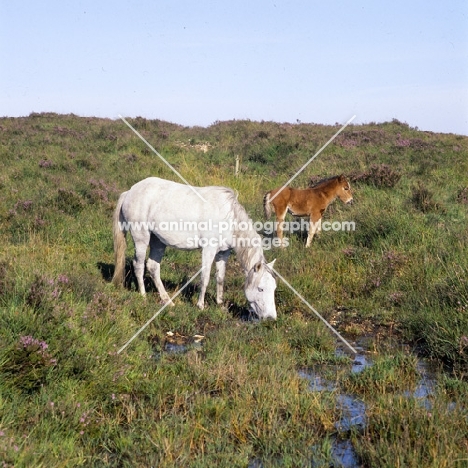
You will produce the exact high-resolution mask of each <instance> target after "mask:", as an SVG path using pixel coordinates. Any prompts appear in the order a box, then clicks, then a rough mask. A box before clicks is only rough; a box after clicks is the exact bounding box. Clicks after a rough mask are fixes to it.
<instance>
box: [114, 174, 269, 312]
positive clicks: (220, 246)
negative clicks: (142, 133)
mask: <svg viewBox="0 0 468 468" xmlns="http://www.w3.org/2000/svg"><path fill="white" fill-rule="evenodd" d="M195 191H196V192H197V193H198V195H200V196H198V195H197V193H195ZM201 197H203V199H202V198H201ZM204 200H205V201H204ZM113 231H114V253H115V272H114V277H113V279H112V282H113V283H114V284H115V285H121V284H122V283H123V280H124V273H125V249H126V246H127V243H126V234H127V231H130V234H131V235H132V238H133V242H134V244H135V257H134V260H133V266H134V270H135V275H136V277H137V281H138V287H139V290H140V293H141V294H142V295H145V294H146V291H145V286H144V283H143V275H144V269H145V265H144V263H145V258H146V250H147V247H148V244H149V246H150V252H149V258H148V260H147V262H146V267H147V269H148V272H149V273H150V275H151V278H152V279H153V282H154V284H155V286H156V288H157V290H158V292H159V294H160V296H161V299H162V300H163V301H164V303H169V304H171V305H173V303H172V301H171V299H170V297H169V295H168V294H167V292H166V290H165V289H164V286H163V284H162V282H161V277H160V269H161V259H162V257H163V254H164V250H165V248H166V246H170V247H175V248H177V249H184V250H192V249H197V248H201V249H202V267H203V269H202V272H201V291H200V296H199V299H198V302H197V305H198V307H199V308H200V309H203V308H204V304H205V292H206V288H207V286H208V282H209V279H210V271H211V265H212V263H213V260H214V261H215V262H216V283H217V288H216V293H217V294H216V302H217V303H218V304H222V303H223V283H224V275H225V272H226V262H227V260H228V257H229V253H230V251H231V249H234V251H235V252H236V256H237V259H238V260H239V263H240V264H241V266H242V268H243V269H244V273H245V275H246V281H245V286H244V291H245V296H246V298H247V301H248V302H249V304H250V307H251V309H252V310H253V311H254V312H255V313H256V314H257V316H258V317H259V318H261V319H264V318H271V319H276V306H275V298H274V292H275V289H276V280H275V278H274V276H273V271H272V268H273V264H274V260H273V262H271V263H269V264H267V263H266V261H265V257H264V256H263V248H262V239H261V237H260V236H259V234H258V233H257V232H256V231H255V229H253V227H252V221H251V220H250V218H249V216H248V215H247V213H246V211H245V209H244V208H243V207H242V205H241V204H240V203H239V202H238V201H237V198H236V195H235V193H234V192H233V190H231V189H229V188H227V187H190V186H188V185H183V184H178V183H176V182H171V181H168V180H164V179H159V178H157V177H149V178H147V179H144V180H142V181H140V182H138V183H136V184H135V185H134V186H133V187H132V188H131V189H130V190H128V191H127V192H124V193H122V194H121V195H120V197H119V201H118V203H117V207H116V209H115V211H114V218H113Z"/></svg>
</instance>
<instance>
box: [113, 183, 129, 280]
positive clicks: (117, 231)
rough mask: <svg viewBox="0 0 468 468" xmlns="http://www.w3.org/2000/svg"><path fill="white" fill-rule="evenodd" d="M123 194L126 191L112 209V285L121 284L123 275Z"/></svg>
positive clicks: (124, 245) (124, 240) (124, 242)
mask: <svg viewBox="0 0 468 468" xmlns="http://www.w3.org/2000/svg"><path fill="white" fill-rule="evenodd" d="M125 195H127V192H123V193H122V194H121V195H120V197H119V201H118V202H117V206H116V207H115V210H114V216H113V219H112V230H113V233H114V256H115V257H114V258H115V269H114V276H113V278H112V283H113V284H114V286H122V284H123V282H124V275H125V250H126V248H127V240H126V238H125V237H126V234H127V231H126V230H125V229H124V227H123V226H121V224H120V223H121V222H122V221H125V219H124V217H123V215H122V213H121V210H122V204H123V202H124V200H125Z"/></svg>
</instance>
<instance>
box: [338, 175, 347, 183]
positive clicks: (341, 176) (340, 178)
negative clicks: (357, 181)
mask: <svg viewBox="0 0 468 468" xmlns="http://www.w3.org/2000/svg"><path fill="white" fill-rule="evenodd" d="M338 180H339V181H340V182H343V181H344V180H345V176H344V174H340V175H339V177H338Z"/></svg>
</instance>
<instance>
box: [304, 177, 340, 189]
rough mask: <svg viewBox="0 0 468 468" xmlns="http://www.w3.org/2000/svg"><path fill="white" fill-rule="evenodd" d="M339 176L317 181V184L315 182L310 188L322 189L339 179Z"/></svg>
mask: <svg viewBox="0 0 468 468" xmlns="http://www.w3.org/2000/svg"><path fill="white" fill-rule="evenodd" d="M339 178H340V176H339V175H337V176H331V177H327V178H325V179H321V180H319V181H318V182H316V183H315V184H314V185H312V186H311V187H310V188H320V187H322V186H323V185H327V184H329V183H330V182H332V181H334V180H337V179H339Z"/></svg>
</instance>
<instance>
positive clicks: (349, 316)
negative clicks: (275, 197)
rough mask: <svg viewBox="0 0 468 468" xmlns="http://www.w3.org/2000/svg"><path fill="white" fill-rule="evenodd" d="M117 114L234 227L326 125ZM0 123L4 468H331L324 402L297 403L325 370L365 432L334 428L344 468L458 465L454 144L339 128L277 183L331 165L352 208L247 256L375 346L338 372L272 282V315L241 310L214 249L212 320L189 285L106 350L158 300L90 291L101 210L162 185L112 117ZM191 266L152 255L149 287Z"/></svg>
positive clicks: (97, 286)
mask: <svg viewBox="0 0 468 468" xmlns="http://www.w3.org/2000/svg"><path fill="white" fill-rule="evenodd" d="M129 121H130V123H131V124H132V125H133V126H134V127H135V128H136V129H137V130H138V131H139V132H141V133H142V134H143V135H144V137H145V138H146V139H147V140H148V141H150V142H151V144H152V145H153V146H154V147H155V148H157V150H158V151H159V152H160V153H161V154H163V155H164V156H165V157H166V158H167V159H168V161H169V162H170V163H171V164H172V165H173V166H174V167H175V168H176V169H177V170H178V171H179V172H181V173H182V174H183V175H184V177H185V178H187V179H188V180H190V181H191V182H192V183H194V184H195V185H226V186H230V187H232V188H234V189H236V190H237V191H238V193H239V200H240V201H241V203H242V204H243V205H244V206H245V207H246V209H247V211H248V212H249V214H250V216H251V217H252V218H253V219H254V220H262V219H263V209H262V206H261V205H262V198H263V194H264V193H265V192H266V191H267V190H270V189H272V188H274V187H277V186H280V185H282V184H283V183H284V182H285V181H286V180H288V178H289V177H291V176H292V175H294V173H295V171H297V170H298V169H299V168H300V167H301V166H302V165H303V164H304V163H305V162H306V161H307V160H308V159H309V158H310V157H311V156H312V155H313V154H314V153H315V152H316V151H317V150H318V149H319V148H320V147H321V145H322V144H324V143H325V142H326V141H328V139H329V138H330V136H331V135H333V134H334V133H335V132H336V130H337V129H338V128H337V127H331V126H322V125H312V124H294V125H293V124H277V123H273V122H251V121H228V122H215V123H214V124H213V125H211V126H209V127H207V128H201V127H183V126H180V125H176V124H172V123H168V122H163V121H159V120H146V119H143V118H136V119H129ZM0 132H1V135H2V136H1V145H0V158H1V159H2V161H5V164H4V170H3V172H2V175H1V176H0V189H1V191H0V193H1V195H0V196H1V203H0V223H1V226H2V235H3V237H2V241H3V242H2V249H1V250H0V308H1V313H0V339H1V343H2V345H1V347H0V375H1V378H0V408H1V411H0V460H1V461H2V462H3V466H15V467H21V466H25V467H27V466H37V467H40V466H44V467H50V466H132V467H133V466H163V467H164V466H168V467H169V466H193V467H196V466H213V465H219V466H229V467H231V466H239V467H246V466H248V465H249V463H251V464H255V463H259V462H262V463H263V464H264V466H307V465H310V464H311V463H312V461H314V463H315V465H314V466H330V465H336V464H337V462H336V461H333V455H332V450H331V446H332V443H333V442H332V441H333V440H334V438H335V437H336V436H337V429H336V422H337V421H338V420H339V418H340V411H339V407H338V405H337V397H338V391H330V392H317V393H314V392H311V391H309V387H308V382H307V380H306V379H303V378H301V377H299V374H298V370H299V369H303V368H308V367H314V366H317V365H320V366H322V368H323V369H328V370H329V371H333V372H334V369H336V366H337V363H339V364H340V366H339V367H340V369H341V370H340V371H339V372H338V373H337V374H336V375H335V377H334V378H335V379H336V382H337V388H339V389H340V391H346V392H348V393H351V394H354V395H357V396H359V398H362V399H363V401H365V403H366V408H367V410H366V412H367V413H366V421H367V424H366V426H365V427H364V428H363V429H361V430H352V431H351V434H348V435H347V434H338V435H339V436H340V437H342V436H343V437H348V436H349V437H351V439H352V441H353V445H354V447H355V449H356V452H357V454H358V456H359V459H360V460H361V463H362V464H363V465H364V466H389V467H390V466H405V467H406V466H410V467H411V466H414V467H416V466H434V467H436V466H437V467H438V466H441V467H442V466H460V467H461V466H466V463H467V461H466V453H467V449H468V447H467V440H468V429H467V408H466V404H465V401H464V400H465V395H466V385H467V373H466V369H467V364H468V338H467V337H468V321H467V318H466V317H467V313H466V312H467V308H468V285H467V279H466V278H467V272H468V255H467V242H468V241H467V236H466V225H467V210H468V205H467V204H466V197H465V196H464V194H465V193H466V190H467V187H468V179H467V177H466V174H467V173H468V167H467V165H468V158H467V156H468V139H467V138H466V137H462V136H458V135H450V134H434V133H431V132H421V131H418V130H417V129H413V128H410V127H409V126H408V125H406V124H404V123H401V122H399V121H396V120H394V121H392V122H386V123H382V124H372V123H371V124H367V125H362V126H354V125H351V126H349V127H348V128H347V129H346V130H345V131H344V132H343V133H342V134H340V136H339V137H338V138H337V139H336V140H335V141H334V142H333V144H332V145H330V146H329V147H328V148H327V149H326V150H325V151H324V152H323V153H322V154H321V155H320V156H319V157H318V158H317V159H315V160H314V162H313V163H312V164H311V165H310V166H309V167H308V168H307V170H306V171H305V172H304V173H302V174H301V175H300V176H299V177H298V178H297V179H296V180H295V181H294V183H293V185H294V186H296V187H305V186H307V185H309V184H310V183H312V182H313V181H314V180H317V178H320V177H326V176H331V175H336V174H340V173H344V174H345V175H347V176H348V177H349V179H350V180H351V181H352V182H351V183H352V189H353V194H354V198H355V202H356V203H355V204H354V205H353V206H344V205H342V204H341V202H339V201H336V202H334V203H333V204H332V205H331V206H330V207H329V210H328V212H327V213H325V219H326V220H330V221H346V220H354V221H355V223H356V230H355V231H354V232H334V231H328V232H322V233H321V234H320V236H318V237H317V238H314V241H313V244H312V247H311V248H310V249H308V250H305V248H304V244H305V238H304V236H302V235H300V234H293V235H292V236H291V237H290V246H289V247H288V248H287V249H273V250H270V251H266V252H265V255H266V257H267V259H268V260H269V261H271V260H273V259H274V258H276V259H277V261H276V264H275V268H277V269H278V271H279V272H280V273H281V274H282V275H283V276H284V277H285V278H287V279H288V281H290V282H291V284H292V285H293V286H294V288H296V289H297V290H298V291H300V292H301V294H302V295H303V296H304V297H305V298H306V299H307V300H308V301H309V302H310V303H312V304H313V305H314V307H315V308H316V309H317V310H318V311H319V312H320V313H321V314H323V315H324V317H325V318H326V319H327V320H329V321H330V322H331V323H333V325H334V326H336V327H337V328H338V329H339V331H340V332H343V333H346V334H347V336H348V337H349V339H352V338H353V337H354V338H359V337H360V336H364V335H369V336H373V337H374V342H375V344H374V346H375V348H376V350H377V351H378V354H377V357H376V359H374V365H373V366H372V367H369V368H366V369H365V370H364V371H363V372H362V373H359V374H356V375H353V374H350V373H349V372H348V371H347V370H346V369H347V367H346V365H345V367H342V366H343V361H346V359H342V358H340V359H338V358H337V357H336V356H335V341H334V338H333V336H332V335H331V334H330V332H329V331H328V330H327V329H326V328H325V327H324V326H323V325H322V324H321V323H320V322H319V321H318V320H317V318H316V317H315V315H314V314H313V313H312V312H311V311H310V310H309V309H308V308H307V307H306V306H305V305H304V304H303V303H302V302H301V301H300V300H299V299H298V298H297V297H296V296H295V295H294V294H293V293H292V292H291V290H290V289H289V288H288V287H287V286H286V285H285V284H283V283H282V282H281V281H279V282H278V289H277V293H276V302H277V309H278V313H279V317H278V320H277V322H276V323H275V324H267V325H265V324H261V323H255V322H245V321H243V320H242V319H241V318H240V312H242V310H243V307H244V306H245V298H244V296H243V292H242V285H243V277H242V274H241V270H240V268H239V265H238V263H237V262H236V259H235V256H233V258H231V259H230V262H229V264H228V271H227V275H226V287H225V289H226V293H225V296H226V297H225V300H226V306H227V307H226V309H227V310H223V309H220V308H219V307H217V306H216V304H215V299H214V294H215V292H214V291H215V287H214V280H213V279H212V281H211V283H210V287H209V289H208V294H207V304H208V307H207V309H205V310H204V311H200V310H198V309H197V308H196V307H195V303H196V295H197V292H196V286H194V287H193V288H192V287H189V288H188V290H187V292H186V293H183V294H181V295H180V296H179V297H178V298H177V299H176V308H175V309H173V310H170V311H165V312H164V313H163V314H161V315H160V316H159V317H158V318H157V319H156V320H155V321H154V322H153V323H152V324H151V325H150V326H149V327H148V328H147V329H146V330H145V331H144V332H143V333H142V334H141V335H140V336H139V337H138V338H137V339H135V340H134V341H133V342H132V343H131V345H130V346H129V347H128V349H126V350H125V351H124V352H123V353H122V354H117V353H116V351H117V350H118V349H119V347H120V346H122V345H123V344H125V343H126V342H127V341H128V339H129V338H130V337H131V336H132V335H133V334H134V333H135V332H136V331H137V330H138V329H139V328H140V327H141V326H142V324H144V323H145V322H146V321H147V320H148V318H150V317H151V316H152V315H153V314H154V313H155V312H156V311H157V310H158V309H159V307H160V303H159V298H158V296H157V294H156V293H155V291H154V287H153V288H152V287H149V294H148V297H147V299H146V300H145V299H142V298H141V297H140V296H139V295H138V294H137V292H136V290H135V286H134V284H132V285H130V286H129V288H123V289H120V290H118V289H115V288H114V287H113V286H112V285H111V284H110V278H111V277H112V272H113V248H112V238H111V225H110V224H111V217H112V211H113V208H114V206H115V202H116V200H117V197H118V194H119V193H120V192H122V191H124V190H127V189H128V188H129V187H130V186H131V185H132V184H134V183H135V182H137V181H139V180H141V179H143V178H145V177H147V176H150V175H152V176H159V177H164V178H167V179H171V180H176V176H175V175H174V174H173V173H172V172H171V171H170V170H169V169H168V168H167V167H166V166H165V165H163V164H162V163H161V162H160V160H159V159H158V158H157V157H156V155H154V154H153V153H152V152H151V151H150V150H149V149H148V148H147V147H146V146H145V145H144V144H143V143H142V142H141V141H140V140H139V139H138V138H137V137H136V136H135V135H134V134H133V133H132V132H131V131H130V130H129V129H128V128H127V127H126V126H125V125H124V124H123V123H122V122H120V121H112V120H108V119H97V118H84V117H81V118H80V117H76V116H74V115H57V114H31V115H30V116H29V117H25V118H2V119H0ZM236 155H239V156H240V159H241V167H240V174H239V176H237V177H236V175H235V159H236ZM130 245H131V242H130ZM127 255H128V257H129V259H130V257H131V255H132V249H131V248H129V249H128V253H127ZM199 263H200V253H199V252H181V251H175V250H172V249H168V250H167V253H166V256H165V258H164V260H163V264H162V278H163V280H164V282H165V285H166V287H167V289H168V291H171V292H175V291H176V290H177V289H178V288H180V287H182V286H183V285H184V284H185V282H186V281H187V280H188V279H189V278H190V277H191V276H192V275H193V274H194V273H195V272H196V271H197V270H198V268H199ZM168 331H172V332H174V333H178V334H179V335H182V336H186V337H191V336H193V335H195V334H200V335H203V336H204V337H205V338H204V340H203V346H202V347H201V348H200V347H195V346H189V348H188V350H187V352H185V353H167V352H164V343H165V340H166V339H167V335H166V333H167V332H168ZM395 343H396V344H395ZM402 343H406V344H407V348H409V349H413V350H414V351H416V352H417V353H419V355H422V356H426V357H429V358H431V359H432V360H433V361H434V362H435V363H437V364H438V365H440V367H441V371H440V377H439V383H438V386H437V391H436V393H435V395H434V396H433V398H432V400H431V401H432V407H431V408H430V409H428V408H427V407H425V406H424V405H421V404H420V401H419V400H418V398H416V397H414V396H405V395H403V394H402V392H404V390H407V389H411V388H412V387H414V385H415V384H416V383H417V379H418V374H417V366H416V359H415V357H414V353H409V352H408V351H404V352H403V351H401V344H402Z"/></svg>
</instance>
